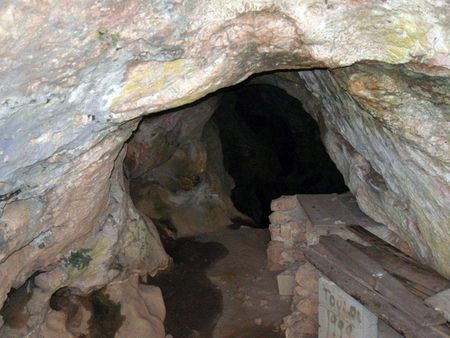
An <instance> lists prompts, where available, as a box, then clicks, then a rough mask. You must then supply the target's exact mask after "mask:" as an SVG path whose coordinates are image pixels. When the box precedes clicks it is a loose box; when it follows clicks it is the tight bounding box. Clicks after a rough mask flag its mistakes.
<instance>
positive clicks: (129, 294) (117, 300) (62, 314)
mask: <svg viewBox="0 0 450 338" xmlns="http://www.w3.org/2000/svg"><path fill="white" fill-rule="evenodd" d="M95 297H96V298H93V300H91V301H89V300H88V301H86V300H85V299H83V298H82V297H77V296H69V297H68V300H67V301H66V302H65V303H62V302H61V303H62V304H64V305H66V306H65V307H64V305H63V306H62V308H61V310H53V309H52V310H49V311H48V313H47V314H46V318H45V323H44V324H43V325H41V327H40V328H39V337H46V338H52V337H54V338H66V337H67V338H69V337H70V338H72V337H73V338H75V337H80V336H92V337H100V336H102V337H105V336H110V335H112V334H115V337H150V338H164V337H165V336H166V335H165V331H164V325H163V322H164V318H165V315H166V310H165V307H164V301H163V298H162V294H161V290H160V289H159V288H157V287H155V286H150V285H144V284H140V283H139V281H138V276H136V275H133V276H131V277H130V278H129V279H126V280H124V281H119V282H112V283H110V284H108V285H107V287H106V288H105V289H104V290H103V291H102V292H101V293H98V294H96V296H95ZM101 306H105V309H102V310H104V311H105V312H104V313H103V314H100V316H99V317H96V316H98V315H97V314H96V313H95V311H96V310H97V311H99V308H100V307H101ZM106 306H109V309H107V308H106ZM96 307H97V308H96ZM106 310H107V311H106ZM102 315H103V316H104V317H102ZM111 329H113V330H114V331H110V330H111Z"/></svg>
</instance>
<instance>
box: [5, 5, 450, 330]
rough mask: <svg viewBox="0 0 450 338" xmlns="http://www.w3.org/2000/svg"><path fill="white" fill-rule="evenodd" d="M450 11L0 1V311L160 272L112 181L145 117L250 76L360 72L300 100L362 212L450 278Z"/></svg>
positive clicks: (322, 78) (139, 220)
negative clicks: (28, 291)
mask: <svg viewBox="0 0 450 338" xmlns="http://www.w3.org/2000/svg"><path fill="white" fill-rule="evenodd" d="M446 13H448V3H447V2H446V1H440V0H418V1H415V4H414V6H411V5H410V2H409V1H406V0H387V1H357V0H347V1H331V0H328V1H323V0H321V1H319V0H305V1H294V0H285V1H276V0H258V1H245V0H244V1H234V0H225V1H224V0H221V1H218V0H214V1H210V0H198V1H181V0H180V1H178V0H173V1H157V0H151V1H139V0H131V1H109V0H102V1H101V0H77V1H72V0H68V1H56V0H46V1H25V0H19V1H13V0H4V1H2V2H1V4H0V215H1V217H0V269H1V274H0V304H1V303H3V302H4V300H5V299H6V295H7V293H8V291H9V290H10V288H11V287H18V286H20V285H21V284H23V283H24V282H25V280H26V279H27V278H28V277H30V276H31V275H32V274H33V273H34V272H37V271H40V272H41V275H42V277H41V284H38V286H39V288H40V290H41V291H42V295H41V296H42V298H41V299H44V300H45V299H48V298H49V297H50V295H51V293H52V292H53V291H55V290H56V289H58V288H60V287H63V286H72V287H77V288H79V289H80V290H83V291H85V292H87V291H88V290H90V289H92V288H97V287H100V286H102V285H104V284H106V283H108V282H110V281H111V280H112V279H114V278H119V277H120V276H121V275H124V276H125V275H126V274H127V273H126V271H128V270H133V269H134V270H139V271H145V272H150V273H154V272H155V271H157V270H158V269H160V268H162V267H164V266H165V265H166V264H167V256H166V255H165V253H164V251H163V249H162V247H161V245H160V242H159V239H158V236H157V234H156V232H155V228H154V226H153V224H152V223H151V221H149V220H148V219H146V218H145V217H143V216H141V215H140V214H139V213H138V212H137V211H136V209H135V208H134V206H133V204H132V203H131V201H130V199H129V197H128V193H127V183H126V182H124V181H123V175H122V168H121V165H122V161H123V156H124V150H123V149H122V148H123V144H124V143H125V141H126V140H127V139H128V138H129V137H130V136H131V133H132V131H133V130H134V129H135V128H136V126H137V124H138V122H139V119H138V117H140V116H143V115H145V114H150V113H154V112H158V111H162V110H165V109H168V108H173V107H178V106H181V105H183V104H186V103H189V102H193V101H195V100H196V99H198V98H200V97H202V96H204V95H206V94H208V93H210V92H212V91H214V90H216V89H219V88H222V87H226V86H229V85H232V84H234V83H237V82H239V81H241V80H243V79H245V78H246V77H248V76H249V75H250V74H252V73H256V72H262V71H267V70H276V69H300V68H302V69H304V68H317V67H320V68H327V67H332V68H337V67H344V66H349V65H352V64H355V63H357V62H360V61H364V62H366V63H367V64H364V65H354V66H352V67H349V68H343V69H336V70H334V71H331V72H330V71H325V70H322V71H312V72H311V71H308V72H304V73H303V72H302V73H301V78H302V79H303V81H304V86H303V88H306V90H305V91H303V94H301V93H297V95H303V96H304V98H305V99H307V100H306V101H304V102H305V104H306V105H309V106H310V109H309V111H310V113H311V114H312V115H313V116H315V117H316V118H317V119H318V120H321V123H322V124H323V133H324V140H325V143H326V146H327V148H328V150H329V152H330V154H331V155H332V158H333V159H334V161H335V162H336V163H337V165H338V167H339V169H340V170H341V171H342V172H343V173H344V176H345V177H346V180H347V183H348V185H349V187H350V188H351V190H352V191H353V192H354V193H355V195H356V196H357V198H358V201H359V203H360V205H361V207H362V208H363V210H365V211H366V212H367V213H368V214H370V215H371V216H372V217H374V218H375V219H376V220H377V221H380V222H382V223H385V224H386V225H388V226H389V227H390V228H391V229H393V230H394V231H396V232H397V233H398V234H399V235H400V236H402V237H403V238H404V239H405V240H406V241H408V243H409V244H410V246H411V248H412V250H413V251H414V252H415V254H416V255H417V256H418V257H419V258H420V259H421V260H422V261H424V262H426V263H427V264H429V265H431V266H433V267H435V268H436V269H438V270H439V271H440V272H441V273H443V274H445V275H446V276H447V277H450V267H449V265H448V261H449V256H450V254H449V250H448V245H447V243H449V241H450V230H449V225H448V215H449V213H450V211H449V206H448V200H449V197H450V196H449V194H450V193H449V190H450V188H449V186H450V183H449V177H450V170H449V165H450V164H449V158H448V154H449V153H450V152H449V149H448V140H449V130H450V129H449V128H448V127H449V126H448V121H449V115H448V114H449V112H448V101H449V98H448V92H449V91H448V75H449V71H448V69H449V67H450V60H449V51H448V30H449V27H448V18H447V15H446ZM372 61H378V62H385V63H388V64H392V65H400V64H405V63H406V64H407V65H405V66H388V65H383V64H378V63H372ZM308 98H309V99H310V100H309V101H308ZM308 102H309V103H308ZM369 185H370V186H371V188H370V187H369ZM404 215H406V216H404ZM80 250H84V251H80ZM80 252H81V253H80ZM82 253H84V254H82ZM72 255H75V256H72ZM77 255H78V256H77ZM80 255H81V257H82V258H83V257H84V258H86V256H88V257H89V259H87V258H86V259H85V260H84V261H83V260H81V261H82V262H85V263H82V264H78V263H79V261H78V260H76V259H75V260H74V261H73V260H72V263H73V262H75V265H73V264H72V265H71V264H65V262H68V261H69V262H70V258H71V257H72V258H74V257H75V258H77V257H80ZM118 266H120V269H119V268H118ZM118 276H119V277H118ZM43 306H46V305H43ZM41 310H42V309H41ZM41 310H39V309H36V308H34V310H32V311H31V310H30V311H31V312H33V311H34V312H33V313H39V311H41ZM32 318H33V320H34V322H33V323H30V324H29V327H30V328H31V327H36V325H38V323H41V322H42V318H40V317H39V316H37V317H36V316H35V317H32Z"/></svg>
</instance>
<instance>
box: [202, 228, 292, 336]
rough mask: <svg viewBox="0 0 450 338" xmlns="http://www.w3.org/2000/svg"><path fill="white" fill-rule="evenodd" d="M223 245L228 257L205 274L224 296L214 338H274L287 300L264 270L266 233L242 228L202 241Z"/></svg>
mask: <svg viewBox="0 0 450 338" xmlns="http://www.w3.org/2000/svg"><path fill="white" fill-rule="evenodd" d="M201 239H202V240H209V241H214V242H219V243H221V244H223V245H224V246H225V247H226V248H227V249H228V251H229V253H228V255H227V256H226V257H224V258H223V259H221V260H219V261H217V262H216V263H215V264H214V265H213V266H212V267H211V268H210V269H208V270H207V276H208V278H209V279H210V280H211V281H212V282H213V283H214V284H215V285H217V286H218V287H219V288H220V290H221V292H222V296H223V309H222V312H221V314H220V317H219V319H218V321H217V324H216V326H215V328H214V331H213V335H212V336H213V337H214V338H254V337H264V338H272V337H273V338H276V337H284V335H283V333H282V332H281V331H280V324H281V322H282V319H283V317H285V316H286V315H288V313H289V308H290V300H288V299H286V298H284V299H282V298H281V297H280V296H279V294H278V286H277V282H276V274H275V273H273V272H270V271H268V270H267V254H266V249H267V243H268V242H269V240H270V235H269V231H268V230H267V229H254V228H248V227H241V228H240V229H238V230H231V229H225V230H221V231H217V232H213V233H210V234H208V235H204V236H202V237H201Z"/></svg>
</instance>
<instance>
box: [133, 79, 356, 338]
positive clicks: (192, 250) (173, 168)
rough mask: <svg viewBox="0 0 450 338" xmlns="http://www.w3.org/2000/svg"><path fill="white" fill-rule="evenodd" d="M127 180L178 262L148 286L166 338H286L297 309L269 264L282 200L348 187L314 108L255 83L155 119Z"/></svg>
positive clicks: (141, 134) (142, 132)
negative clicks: (284, 325) (161, 309)
mask: <svg viewBox="0 0 450 338" xmlns="http://www.w3.org/2000/svg"><path fill="white" fill-rule="evenodd" d="M125 172H126V176H127V177H128V178H129V181H130V195H131V197H132V199H133V202H134V204H135V205H136V207H137V209H138V210H139V211H140V212H141V213H143V214H145V215H147V216H148V217H149V218H150V219H152V221H153V222H154V223H155V225H156V226H157V227H158V229H159V231H160V233H161V238H162V240H163V243H164V246H165V249H166V251H167V252H168V254H169V255H170V256H171V257H172V258H173V262H174V264H173V266H172V269H169V270H168V271H165V272H163V273H161V274H159V275H157V276H156V277H151V278H149V279H148V280H147V281H146V283H149V284H151V285H156V286H158V287H160V288H161V290H162V293H163V297H164V302H165V304H166V307H167V317H166V320H165V326H166V331H167V332H168V333H170V334H171V335H172V336H173V337H183V338H186V337H233V338H234V337H266V338H279V337H283V334H282V332H281V331H280V324H281V321H282V319H283V317H284V316H286V315H287V314H288V313H289V308H290V302H289V300H288V299H284V298H282V297H280V293H279V292H280V291H279V289H278V285H277V277H276V273H275V272H274V271H271V270H270V269H269V267H268V266H269V264H268V259H267V253H266V250H267V246H268V243H269V241H270V234H269V231H268V230H267V229H264V228H267V227H268V223H269V219H268V216H269V213H270V204H271V201H272V200H273V199H276V198H278V197H280V196H281V195H294V194H326V193H342V192H345V191H347V190H348V189H347V187H346V186H345V183H344V180H343V178H342V176H341V174H340V173H339V171H338V170H337V168H336V166H335V165H334V163H333V162H332V161H331V159H330V158H329V156H328V154H327V152H326V150H325V148H324V146H323V144H322V142H321V137H320V130H319V126H318V124H317V123H316V122H315V120H314V119H313V118H311V117H310V116H309V115H308V114H307V113H306V112H305V111H304V109H303V107H302V103H301V102H300V101H298V100H297V99H295V98H293V97H292V96H290V95H288V94H287V93H286V92H285V91H284V90H282V89H280V88H278V87H276V86H272V85H266V84H255V83H252V81H251V80H250V81H247V82H245V83H243V84H240V85H237V86H234V87H231V88H227V89H224V90H221V91H219V92H218V93H215V94H213V95H210V96H208V97H206V98H204V99H202V100H200V101H198V102H195V103H193V104H190V105H188V106H185V107H181V108H179V109H175V110H171V111H168V112H164V113H161V114H156V115H152V116H150V117H148V118H146V119H144V120H143V121H142V123H141V125H140V126H139V128H138V129H137V131H136V133H135V135H134V136H133V138H132V139H131V140H130V142H129V143H128V153H127V157H126V160H125ZM243 225H251V227H249V226H243ZM227 226H228V227H227ZM237 313H238V314H239V316H238V317H239V318H236V314H237Z"/></svg>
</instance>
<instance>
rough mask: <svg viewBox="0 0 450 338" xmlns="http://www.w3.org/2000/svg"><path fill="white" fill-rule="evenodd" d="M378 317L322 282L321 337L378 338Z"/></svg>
mask: <svg viewBox="0 0 450 338" xmlns="http://www.w3.org/2000/svg"><path fill="white" fill-rule="evenodd" d="M377 337H378V317H377V316H375V315H374V314H373V313H372V312H370V311H369V310H367V309H366V308H365V307H364V306H363V305H362V304H361V303H359V302H358V301H357V300H356V299H354V298H353V297H351V296H350V295H348V294H347V293H346V292H344V291H343V290H342V289H341V288H339V287H338V286H337V285H336V284H334V283H333V282H331V281H329V280H328V279H326V278H323V277H322V278H320V280H319V338H377Z"/></svg>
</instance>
